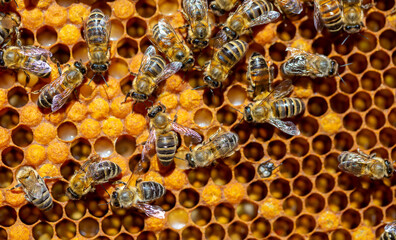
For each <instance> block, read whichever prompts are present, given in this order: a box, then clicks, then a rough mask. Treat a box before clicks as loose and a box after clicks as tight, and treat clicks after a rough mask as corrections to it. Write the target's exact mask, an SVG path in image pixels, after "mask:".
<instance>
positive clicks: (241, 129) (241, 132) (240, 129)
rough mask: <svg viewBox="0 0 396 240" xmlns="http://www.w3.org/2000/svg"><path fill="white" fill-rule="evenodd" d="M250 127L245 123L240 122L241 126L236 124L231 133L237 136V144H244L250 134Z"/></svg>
mask: <svg viewBox="0 0 396 240" xmlns="http://www.w3.org/2000/svg"><path fill="white" fill-rule="evenodd" d="M250 126H251V125H250V124H248V123H247V122H242V123H241V124H238V125H236V126H234V127H233V128H232V130H231V131H232V132H234V133H236V134H238V137H239V141H238V142H239V144H244V143H246V142H247V141H248V140H249V138H250V135H251V133H252V129H251V127H250Z"/></svg>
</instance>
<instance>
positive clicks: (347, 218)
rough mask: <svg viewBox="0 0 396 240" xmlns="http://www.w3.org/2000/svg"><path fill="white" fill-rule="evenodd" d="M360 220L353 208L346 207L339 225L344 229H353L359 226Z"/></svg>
mask: <svg viewBox="0 0 396 240" xmlns="http://www.w3.org/2000/svg"><path fill="white" fill-rule="evenodd" d="M360 222H361V216H360V213H359V212H358V211H356V210H353V209H348V210H346V211H345V212H343V213H342V216H341V225H342V226H343V227H345V228H346V229H354V228H356V227H357V226H359V224H360Z"/></svg>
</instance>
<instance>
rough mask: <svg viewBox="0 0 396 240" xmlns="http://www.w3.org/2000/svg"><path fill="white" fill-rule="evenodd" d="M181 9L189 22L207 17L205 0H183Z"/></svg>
mask: <svg viewBox="0 0 396 240" xmlns="http://www.w3.org/2000/svg"><path fill="white" fill-rule="evenodd" d="M183 9H184V11H185V13H186V15H187V16H188V17H189V18H190V20H191V19H198V18H201V19H204V18H205V19H206V18H207V16H208V3H207V1H206V0H204V1H203V0H183ZM202 14H204V15H202Z"/></svg>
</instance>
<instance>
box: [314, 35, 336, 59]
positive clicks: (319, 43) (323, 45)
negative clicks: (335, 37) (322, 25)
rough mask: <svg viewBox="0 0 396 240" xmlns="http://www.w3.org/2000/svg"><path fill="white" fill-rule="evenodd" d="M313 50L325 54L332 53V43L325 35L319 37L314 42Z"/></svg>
mask: <svg viewBox="0 0 396 240" xmlns="http://www.w3.org/2000/svg"><path fill="white" fill-rule="evenodd" d="M312 50H313V51H314V52H315V53H319V54H323V55H326V56H328V55H329V54H330V53H331V50H332V49H331V44H329V40H328V39H326V38H324V37H319V38H317V39H315V40H314V41H313V43H312Z"/></svg>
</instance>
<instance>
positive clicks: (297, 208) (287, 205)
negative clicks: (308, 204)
mask: <svg viewBox="0 0 396 240" xmlns="http://www.w3.org/2000/svg"><path fill="white" fill-rule="evenodd" d="M282 206H283V211H285V214H286V215H288V216H290V217H294V216H298V215H299V214H300V213H301V211H302V209H303V205H302V201H301V199H300V198H298V197H296V196H290V197H288V198H287V199H285V201H283V205H282Z"/></svg>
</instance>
